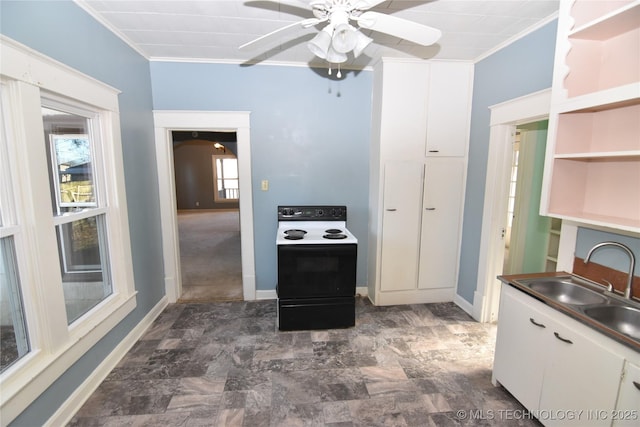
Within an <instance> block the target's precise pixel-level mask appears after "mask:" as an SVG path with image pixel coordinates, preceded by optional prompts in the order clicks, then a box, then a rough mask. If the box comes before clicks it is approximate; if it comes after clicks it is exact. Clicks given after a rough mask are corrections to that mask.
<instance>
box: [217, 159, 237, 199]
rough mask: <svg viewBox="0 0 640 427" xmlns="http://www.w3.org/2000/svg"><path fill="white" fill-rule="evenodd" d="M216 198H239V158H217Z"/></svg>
mask: <svg viewBox="0 0 640 427" xmlns="http://www.w3.org/2000/svg"><path fill="white" fill-rule="evenodd" d="M215 165H216V177H217V179H216V191H217V194H216V200H233V199H238V196H239V192H238V188H239V181H238V159H235V158H230V157H219V158H216V163H215Z"/></svg>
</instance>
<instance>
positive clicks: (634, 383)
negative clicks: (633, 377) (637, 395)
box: [633, 381, 640, 390]
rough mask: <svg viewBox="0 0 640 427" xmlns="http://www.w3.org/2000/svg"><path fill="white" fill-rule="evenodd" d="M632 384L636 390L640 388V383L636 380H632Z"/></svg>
mask: <svg viewBox="0 0 640 427" xmlns="http://www.w3.org/2000/svg"><path fill="white" fill-rule="evenodd" d="M633 385H634V386H636V388H637V389H638V390H640V383H639V382H638V381H634V382H633Z"/></svg>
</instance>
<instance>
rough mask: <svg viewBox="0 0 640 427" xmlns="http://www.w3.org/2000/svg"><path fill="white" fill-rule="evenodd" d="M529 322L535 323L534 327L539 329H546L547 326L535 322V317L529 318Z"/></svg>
mask: <svg viewBox="0 0 640 427" xmlns="http://www.w3.org/2000/svg"><path fill="white" fill-rule="evenodd" d="M529 322H531V323H533V324H534V325H536V326H537V327H539V328H546V326H544V325H543V324H542V323H538V322H536V321H535V320H533V317H530V318H529Z"/></svg>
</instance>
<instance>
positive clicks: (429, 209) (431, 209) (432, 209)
mask: <svg viewBox="0 0 640 427" xmlns="http://www.w3.org/2000/svg"><path fill="white" fill-rule="evenodd" d="M425 210H427V211H435V210H436V208H425Z"/></svg>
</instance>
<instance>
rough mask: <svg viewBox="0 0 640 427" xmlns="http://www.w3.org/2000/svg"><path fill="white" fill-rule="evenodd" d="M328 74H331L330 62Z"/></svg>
mask: <svg viewBox="0 0 640 427" xmlns="http://www.w3.org/2000/svg"><path fill="white" fill-rule="evenodd" d="M329 75H331V64H329Z"/></svg>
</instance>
